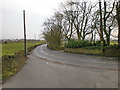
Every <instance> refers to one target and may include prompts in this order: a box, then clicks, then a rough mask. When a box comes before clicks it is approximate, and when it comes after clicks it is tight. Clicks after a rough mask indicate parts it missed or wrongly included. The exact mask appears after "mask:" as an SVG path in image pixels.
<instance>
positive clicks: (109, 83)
mask: <svg viewBox="0 0 120 90" xmlns="http://www.w3.org/2000/svg"><path fill="white" fill-rule="evenodd" d="M3 88H118V60H116V59H115V58H107V57H98V56H89V55H80V54H73V53H66V52H64V51H52V50H50V49H48V48H47V47H46V45H41V46H38V47H37V48H35V49H34V50H33V51H32V52H31V54H30V55H28V60H27V62H26V64H25V66H24V67H23V69H22V70H21V71H20V72H18V73H17V74H16V75H15V76H13V77H11V78H10V79H8V80H6V81H5V82H4V84H3Z"/></svg>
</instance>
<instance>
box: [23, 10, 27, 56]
mask: <svg viewBox="0 0 120 90" xmlns="http://www.w3.org/2000/svg"><path fill="white" fill-rule="evenodd" d="M25 22H26V21H25V10H23V23H24V53H25V57H27V46H26V25H25Z"/></svg>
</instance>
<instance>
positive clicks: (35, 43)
mask: <svg viewBox="0 0 120 90" xmlns="http://www.w3.org/2000/svg"><path fill="white" fill-rule="evenodd" d="M34 37H35V45H36V34H34Z"/></svg>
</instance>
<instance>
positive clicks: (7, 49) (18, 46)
mask: <svg viewBox="0 0 120 90" xmlns="http://www.w3.org/2000/svg"><path fill="white" fill-rule="evenodd" d="M43 42H44V41H39V42H36V43H34V42H33V41H28V42H27V48H29V47H32V46H34V45H38V44H41V43H43ZM0 47H2V51H0V55H2V56H4V55H14V54H15V52H18V51H20V50H24V43H23V42H9V43H7V44H0Z"/></svg>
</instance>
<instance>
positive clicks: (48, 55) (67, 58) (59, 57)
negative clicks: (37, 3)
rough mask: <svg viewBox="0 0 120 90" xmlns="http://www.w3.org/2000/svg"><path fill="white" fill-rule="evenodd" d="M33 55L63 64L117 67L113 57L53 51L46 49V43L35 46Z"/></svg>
mask: <svg viewBox="0 0 120 90" xmlns="http://www.w3.org/2000/svg"><path fill="white" fill-rule="evenodd" d="M34 55H35V56H37V57H42V58H45V59H48V60H51V61H53V62H61V63H64V64H70V65H77V66H82V67H89V68H98V69H108V70H109V69H110V70H117V69H118V61H117V60H116V59H115V58H110V57H109V58H107V57H98V56H89V55H80V54H73V53H66V52H64V51H53V50H50V49H48V48H47V47H46V45H41V46H40V47H37V49H36V50H35V51H34Z"/></svg>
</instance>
